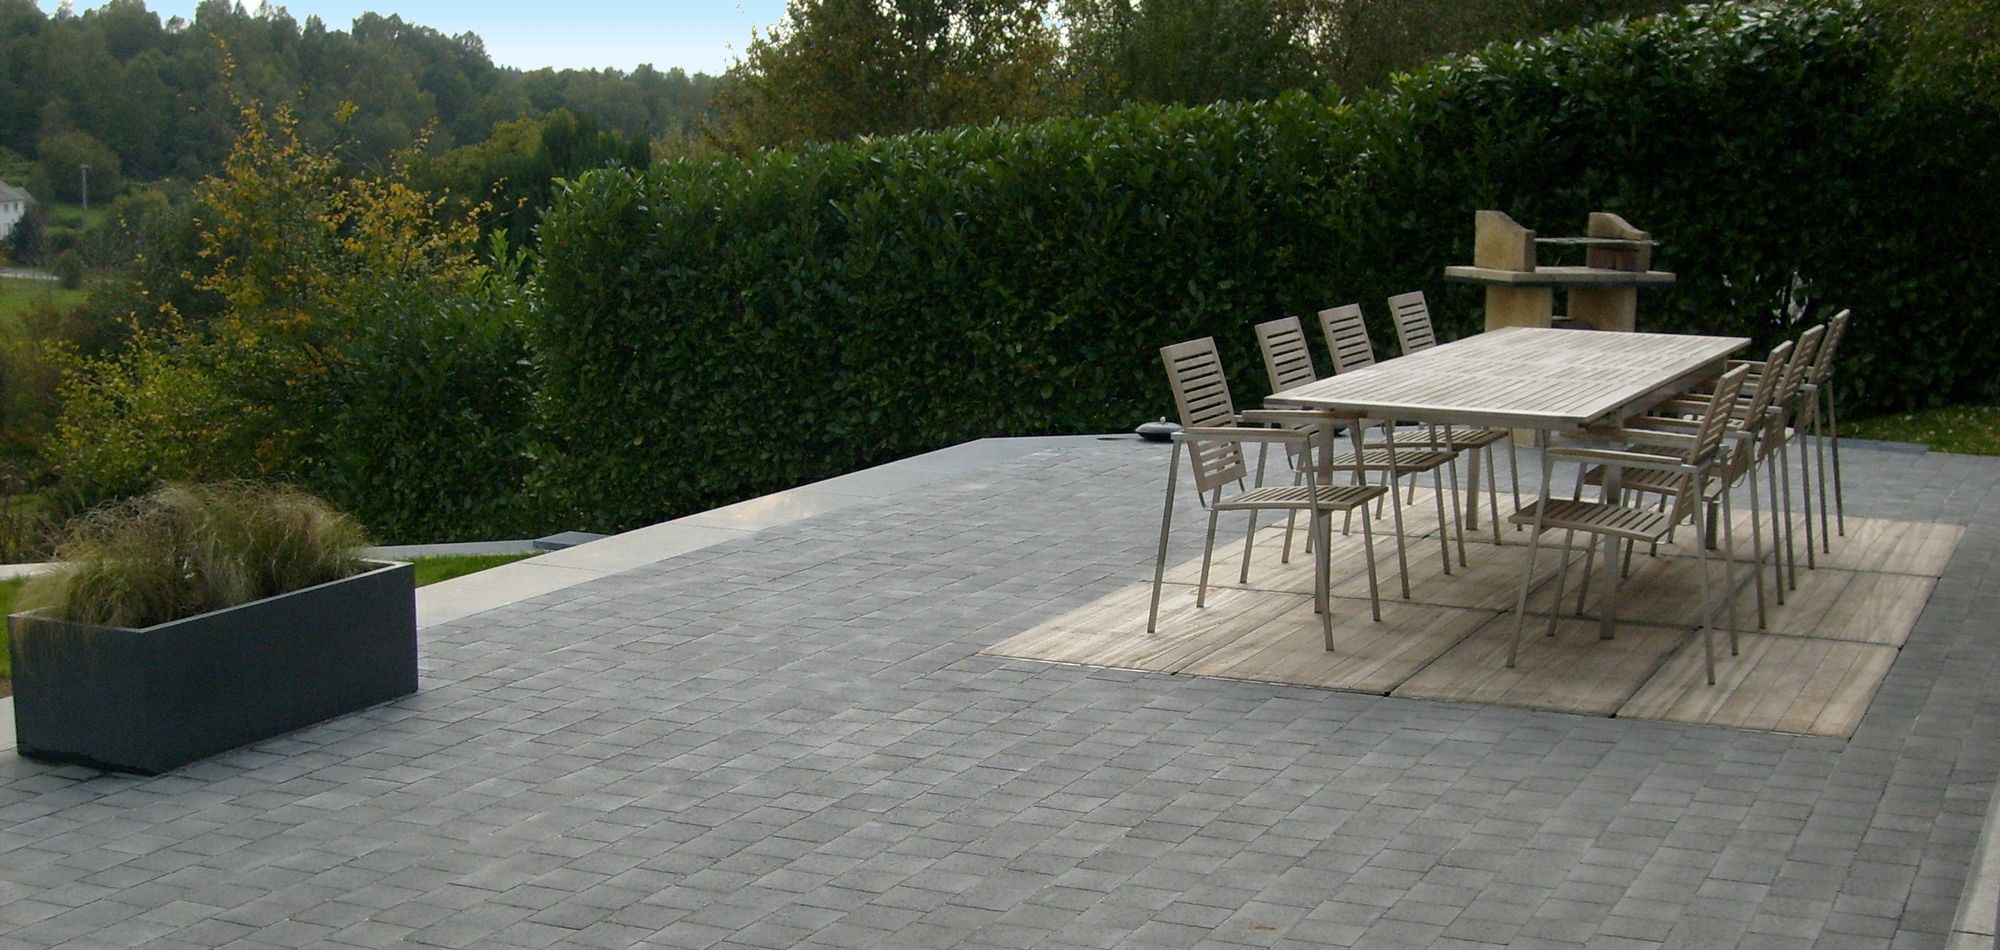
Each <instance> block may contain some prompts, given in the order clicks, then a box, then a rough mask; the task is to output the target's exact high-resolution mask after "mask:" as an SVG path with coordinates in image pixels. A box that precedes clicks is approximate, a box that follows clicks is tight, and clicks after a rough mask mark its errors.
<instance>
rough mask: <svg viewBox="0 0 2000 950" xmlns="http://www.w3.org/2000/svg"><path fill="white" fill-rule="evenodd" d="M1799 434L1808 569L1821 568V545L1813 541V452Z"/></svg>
mask: <svg viewBox="0 0 2000 950" xmlns="http://www.w3.org/2000/svg"><path fill="white" fill-rule="evenodd" d="M1798 436H1799V513H1800V514H1802V515H1805V519H1804V520H1805V523H1806V570H1808V571H1817V570H1819V545H1817V544H1815V543H1814V542H1813V504H1812V501H1813V498H1812V485H1813V476H1812V453H1811V452H1809V451H1806V434H1805V432H1804V430H1798Z"/></svg>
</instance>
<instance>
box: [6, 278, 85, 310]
mask: <svg viewBox="0 0 2000 950" xmlns="http://www.w3.org/2000/svg"><path fill="white" fill-rule="evenodd" d="M87 296H89V294H88V292H86V291H82V290H64V289H62V287H61V286H60V285H58V284H57V283H56V282H55V281H52V280H20V279H18V278H13V277H0V320H5V321H11V320H13V319H14V317H15V316H16V315H18V314H20V313H22V312H24V311H26V310H27V309H28V308H30V307H33V306H36V305H38V304H45V303H52V304H55V305H56V306H58V307H74V306H76V305H77V304H80V303H83V300H84V298H85V297H87Z"/></svg>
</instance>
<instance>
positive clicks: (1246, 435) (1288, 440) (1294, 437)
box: [1174, 426, 1313, 445]
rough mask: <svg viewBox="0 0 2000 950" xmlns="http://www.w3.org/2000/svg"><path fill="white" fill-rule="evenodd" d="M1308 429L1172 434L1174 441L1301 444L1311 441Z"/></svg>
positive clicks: (1215, 429) (1199, 428)
mask: <svg viewBox="0 0 2000 950" xmlns="http://www.w3.org/2000/svg"><path fill="white" fill-rule="evenodd" d="M1312 436H1313V433H1312V430H1310V429H1264V428H1259V427H1257V426H1196V427H1194V428H1192V429H1182V430H1181V431H1179V432H1176V433H1174V441H1176V442H1186V441H1188V440H1190V439H1214V440H1216V441H1220V442H1282V443H1285V444H1288V445H1289V444H1293V443H1303V442H1308V441H1310V440H1311V439H1312Z"/></svg>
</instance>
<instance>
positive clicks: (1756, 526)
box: [1742, 450, 1771, 630]
mask: <svg viewBox="0 0 2000 950" xmlns="http://www.w3.org/2000/svg"><path fill="white" fill-rule="evenodd" d="M1742 451H1754V450H1742ZM1750 458H1753V459H1754V458H1756V456H1755V455H1754V454H1753V455H1751V456H1750ZM1744 481H1747V482H1749V483H1750V558H1751V561H1750V577H1751V580H1752V581H1753V582H1754V583H1756V585H1757V629H1759V630H1769V629H1771V624H1770V622H1769V620H1768V619H1767V616H1766V614H1765V610H1764V515H1763V511H1762V507H1761V506H1760V505H1759V504H1758V503H1757V463H1756V462H1754V461H1753V462H1751V463H1750V469H1749V471H1748V472H1747V473H1746V474H1745V477H1744Z"/></svg>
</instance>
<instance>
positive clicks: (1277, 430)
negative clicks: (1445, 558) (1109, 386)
mask: <svg viewBox="0 0 2000 950" xmlns="http://www.w3.org/2000/svg"><path fill="white" fill-rule="evenodd" d="M1160 358H1161V360H1162V362H1164V363H1165V364H1166V369H1167V381H1168V384H1169V385H1170V386H1171V387H1172V389H1173V393H1174V405H1175V407H1176V409H1178V410H1179V413H1180V420H1181V425H1182V427H1183V428H1182V430H1181V431H1180V432H1179V433H1177V434H1175V436H1174V448H1173V453H1172V455H1171V456H1170V457H1169V459H1168V463H1167V464H1168V468H1167V500H1166V508H1165V511H1164V513H1162V514H1161V516H1160V550H1159V556H1158V558H1157V560H1156V562H1155V564H1154V567H1153V599H1152V607H1151V609H1150V611H1149V612H1148V613H1147V615H1146V632H1148V633H1152V632H1153V631H1154V630H1155V629H1156V628H1157V627H1158V624H1159V616H1160V589H1161V586H1162V585H1163V584H1164V582H1165V579H1166V570H1167V537H1168V533H1169V531H1170V530H1171V528H1172V524H1173V516H1174V491H1175V488H1176V486H1177V485H1178V482H1179V477H1180V457H1181V449H1182V448H1186V449H1187V453H1188V461H1189V462H1190V463H1191V466H1192V470H1193V477H1194V484H1195V490H1196V492H1197V493H1198V497H1199V499H1200V500H1201V502H1202V504H1203V506H1204V507H1206V508H1207V509H1208V535H1207V539H1206V541H1205V542H1204V543H1203V545H1202V551H1201V580H1200V581H1199V583H1198V585H1197V586H1196V588H1195V606H1196V607H1203V606H1206V604H1207V597H1208V571H1209V565H1210V562H1211V560H1212V558H1213V556H1214V552H1215V529H1216V521H1217V518H1218V517H1219V516H1220V515H1221V513H1222V512H1224V511H1245V512H1249V513H1250V515H1251V518H1252V524H1253V527H1252V533H1251V535H1250V538H1249V539H1246V540H1245V542H1244V545H1243V560H1244V563H1245V564H1248V563H1249V561H1250V553H1251V550H1250V548H1251V540H1253V539H1254V538H1255V527H1254V523H1255V518H1256V515H1257V513H1258V512H1261V511H1284V512H1300V511H1303V512H1306V513H1307V514H1308V515H1309V518H1308V522H1307V528H1308V530H1309V531H1311V532H1312V533H1313V534H1314V535H1316V536H1317V539H1318V544H1317V547H1316V549H1315V557H1314V560H1313V609H1314V610H1316V611H1317V612H1318V613H1319V615H1320V623H1321V627H1322V630H1323V632H1324V635H1325V638H1326V648H1327V649H1329V650H1331V649H1333V617H1332V609H1333V604H1332V596H1331V593H1330V587H1331V585H1330V583H1329V578H1328V575H1329V574H1330V573H1331V570H1332V561H1331V553H1330V552H1331V551H1332V548H1333V538H1332V524H1333V518H1332V516H1333V514H1334V513H1335V512H1349V511H1353V510H1355V509H1357V508H1358V509H1360V511H1361V539H1362V544H1363V546H1364V549H1365V550H1364V553H1365V555H1366V557H1367V560H1368V601H1369V607H1370V609H1371V611H1372V613H1373V616H1374V619H1376V620H1378V621H1379V620H1381V619H1382V602H1381V597H1380V595H1379V593H1378V591H1377V587H1376V577H1375V538H1374V532H1373V529H1372V526H1371V525H1370V523H1369V516H1368V503H1369V502H1371V501H1374V500H1376V499H1378V498H1380V497H1382V496H1383V495H1384V494H1386V493H1387V492H1388V491H1389V489H1388V488H1387V487H1386V486H1382V485H1370V484H1367V473H1366V472H1365V471H1364V470H1363V469H1362V468H1361V467H1360V466H1358V465H1356V466H1354V467H1353V469H1352V472H1351V473H1352V474H1353V476H1354V480H1355V483H1354V484H1352V485H1329V484H1324V483H1322V482H1321V481H1320V473H1321V472H1322V471H1325V467H1324V466H1322V465H1321V464H1320V462H1319V459H1320V458H1321V457H1322V453H1323V452H1324V451H1325V447H1324V444H1323V443H1324V441H1325V440H1326V438H1327V431H1328V430H1327V427H1326V425H1325V424H1326V423H1327V422H1329V421H1330V420H1332V419H1333V418H1334V417H1332V416H1330V415H1328V414H1326V413H1318V412H1298V411H1290V410H1251V411H1247V412H1240V413H1239V412H1237V411H1236V407H1235V403H1234V402H1233V401H1232V400H1231V399H1230V396H1229V382H1228V380H1227V379H1226V378H1224V376H1223V372H1222V359H1221V357H1220V356H1219V355H1218V354H1217V353H1216V349H1215V341H1214V340H1213V339H1212V338H1207V337H1204V338H1202V339H1199V340H1191V341H1189V342H1186V343H1179V344H1175V345H1173V346H1168V347H1163V348H1161V350H1160ZM1350 422H1358V420H1350ZM1348 432H1349V434H1350V437H1351V438H1353V440H1354V441H1355V442H1356V443H1357V445H1358V443H1359V441H1360V436H1359V432H1360V429H1359V427H1358V426H1355V425H1350V426H1349V428H1348ZM1245 443H1257V444H1260V445H1270V444H1277V445H1283V446H1285V447H1287V449H1288V451H1296V452H1297V453H1298V458H1299V460H1300V463H1299V471H1300V472H1301V473H1302V479H1301V481H1302V484H1298V485H1276V486H1267V485H1263V484H1262V483H1261V475H1262V473H1261V472H1259V476H1260V478H1259V481H1258V482H1257V483H1253V484H1250V485H1247V486H1246V485H1245V484H1244V482H1245V480H1246V479H1248V478H1249V474H1250V473H1249V467H1248V465H1247V463H1246V460H1245V457H1244V453H1243V446H1244V444H1245ZM1260 467H1261V466H1260ZM1231 483H1235V485H1236V491H1235V492H1234V493H1233V494H1225V493H1224V492H1225V489H1227V488H1228V487H1229V485H1230V484H1231Z"/></svg>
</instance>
